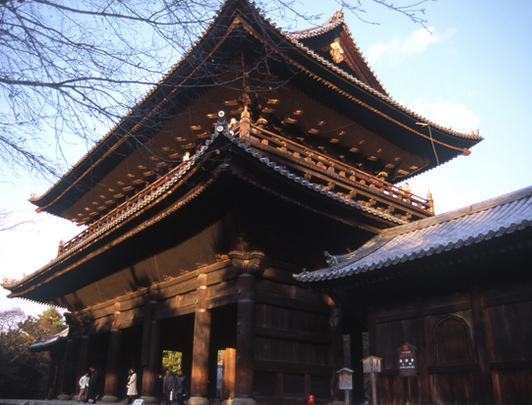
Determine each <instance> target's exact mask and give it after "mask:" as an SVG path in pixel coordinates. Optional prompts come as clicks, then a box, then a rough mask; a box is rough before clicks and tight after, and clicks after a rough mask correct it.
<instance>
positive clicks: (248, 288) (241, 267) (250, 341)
mask: <svg viewBox="0 0 532 405" xmlns="http://www.w3.org/2000/svg"><path fill="white" fill-rule="evenodd" d="M229 258H230V259H231V263H232V265H233V268H234V269H235V270H236V272H237V273H238V274H239V276H238V290H239V294H240V295H239V298H238V304H237V337H236V379H235V400H234V402H235V404H237V403H238V404H244V405H249V404H254V403H255V400H254V399H253V377H254V352H253V346H254V340H255V339H254V337H255V278H256V277H257V276H260V275H262V272H263V271H264V268H263V262H264V260H263V259H264V253H262V252H242V251H232V252H230V253H229Z"/></svg>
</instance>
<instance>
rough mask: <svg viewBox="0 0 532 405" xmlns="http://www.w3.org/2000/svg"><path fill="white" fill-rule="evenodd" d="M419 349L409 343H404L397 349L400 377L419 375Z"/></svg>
mask: <svg viewBox="0 0 532 405" xmlns="http://www.w3.org/2000/svg"><path fill="white" fill-rule="evenodd" d="M416 351H417V348H416V347H415V346H412V345H411V344H409V343H406V342H405V343H403V344H402V345H401V347H399V349H397V357H398V358H397V361H398V368H399V376H400V377H413V376H416V375H417V358H416Z"/></svg>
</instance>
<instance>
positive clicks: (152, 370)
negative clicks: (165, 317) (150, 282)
mask: <svg viewBox="0 0 532 405" xmlns="http://www.w3.org/2000/svg"><path fill="white" fill-rule="evenodd" d="M156 310H157V302H156V301H150V302H149V303H148V305H147V306H146V317H145V318H144V325H143V328H144V329H143V334H142V354H141V363H142V366H143V373H142V389H141V393H142V399H143V400H144V402H145V403H155V402H156V398H155V396H154V393H155V375H156V373H157V371H158V366H159V357H160V356H159V351H160V327H159V322H157V320H156V319H155V313H156Z"/></svg>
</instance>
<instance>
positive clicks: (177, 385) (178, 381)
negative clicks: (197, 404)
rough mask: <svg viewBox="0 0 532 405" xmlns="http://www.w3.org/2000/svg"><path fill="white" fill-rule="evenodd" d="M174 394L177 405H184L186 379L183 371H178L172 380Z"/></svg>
mask: <svg viewBox="0 0 532 405" xmlns="http://www.w3.org/2000/svg"><path fill="white" fill-rule="evenodd" d="M174 392H175V397H176V399H177V405H184V403H185V396H186V392H187V377H186V376H185V375H184V374H183V370H179V371H178V372H177V375H176V376H175V379H174Z"/></svg>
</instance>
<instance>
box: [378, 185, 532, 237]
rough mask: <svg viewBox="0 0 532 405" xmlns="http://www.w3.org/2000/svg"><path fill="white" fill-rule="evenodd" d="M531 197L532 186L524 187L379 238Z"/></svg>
mask: <svg viewBox="0 0 532 405" xmlns="http://www.w3.org/2000/svg"><path fill="white" fill-rule="evenodd" d="M530 197H532V186H528V187H524V188H522V189H519V190H516V191H512V192H509V193H506V194H503V195H500V196H497V197H493V198H490V199H488V200H484V201H480V202H477V203H473V204H470V205H468V206H465V207H462V208H457V209H455V210H452V211H448V212H445V213H443V214H439V215H435V216H433V217H430V218H424V219H421V220H418V221H416V222H413V223H410V224H405V225H400V226H397V227H394V228H389V229H385V230H383V231H382V232H381V233H380V235H379V236H378V237H381V238H386V237H390V236H394V235H399V234H403V233H408V232H412V231H415V230H418V229H422V228H428V227H431V226H434V225H438V224H441V223H444V222H449V221H453V220H456V219H458V218H464V217H466V216H468V215H472V214H476V213H478V212H481V211H486V210H489V209H491V208H494V207H498V206H502V205H505V204H508V203H511V202H515V201H518V200H522V199H525V198H530Z"/></svg>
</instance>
